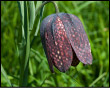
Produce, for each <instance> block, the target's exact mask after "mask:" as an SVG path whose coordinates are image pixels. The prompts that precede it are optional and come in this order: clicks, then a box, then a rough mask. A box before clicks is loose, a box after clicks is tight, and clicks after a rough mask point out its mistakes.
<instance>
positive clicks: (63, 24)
mask: <svg viewBox="0 0 110 88" xmlns="http://www.w3.org/2000/svg"><path fill="white" fill-rule="evenodd" d="M40 35H41V40H42V45H43V48H44V51H45V54H46V57H47V59H48V63H49V67H50V70H51V72H54V69H53V65H54V66H55V67H56V68H57V69H58V70H60V71H61V72H65V71H67V70H68V69H69V67H70V66H71V65H72V66H77V65H78V64H79V62H80V61H81V62H82V63H83V64H92V54H91V49H90V43H89V40H88V38H87V35H86V33H85V31H84V28H83V25H82V23H81V21H80V20H79V19H78V17H76V16H74V15H72V14H68V13H57V14H52V15H49V16H47V17H46V18H45V19H44V20H43V21H42V23H41V27H40Z"/></svg>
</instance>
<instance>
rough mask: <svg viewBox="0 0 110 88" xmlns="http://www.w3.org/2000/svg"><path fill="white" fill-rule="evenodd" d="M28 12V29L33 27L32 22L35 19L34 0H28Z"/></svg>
mask: <svg viewBox="0 0 110 88" xmlns="http://www.w3.org/2000/svg"><path fill="white" fill-rule="evenodd" d="M29 13H30V20H29V21H30V22H29V30H32V29H33V24H34V21H35V5H34V1H29Z"/></svg>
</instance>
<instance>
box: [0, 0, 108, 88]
mask: <svg viewBox="0 0 110 88" xmlns="http://www.w3.org/2000/svg"><path fill="white" fill-rule="evenodd" d="M57 4H58V7H59V10H60V12H65V13H70V14H74V15H76V16H78V17H79V19H80V20H81V21H82V23H83V25H84V29H85V31H86V33H87V35H88V38H89V41H90V45H91V50H92V55H93V63H92V65H86V66H83V64H82V63H80V64H79V65H78V66H77V67H76V68H75V67H70V69H69V70H68V71H67V72H66V73H61V72H59V71H58V70H57V69H56V68H54V69H55V72H56V73H57V74H52V73H51V72H50V70H49V65H48V62H47V59H46V56H45V54H44V51H43V47H42V44H41V38H40V33H39V32H38V36H37V38H36V40H35V41H34V44H33V47H32V48H33V49H34V50H36V51H37V53H36V54H35V53H31V58H30V62H29V80H28V86H31V87H38V86H42V87H82V86H83V87H88V86H93V87H98V86H100V87H101V86H104V87H108V86H109V1H57ZM53 13H55V9H54V6H53V4H52V3H49V4H47V5H46V6H45V9H44V14H43V18H45V17H46V16H48V15H50V14H53ZM38 18H39V16H37V19H38ZM36 26H37V23H36ZM20 31H21V19H20V13H19V9H18V4H17V2H14V1H13V2H12V1H1V63H2V66H3V68H4V70H5V71H6V73H7V75H8V79H9V80H10V81H11V84H12V85H13V86H14V87H17V86H19V83H18V82H19V74H20V65H19V59H18V54H17V50H16V44H15V41H16V37H17V36H19V37H18V39H17V41H18V43H20V42H21V32H20ZM31 36H32V35H31ZM1 86H7V87H8V86H10V85H9V83H7V79H6V78H5V77H4V75H3V74H1Z"/></svg>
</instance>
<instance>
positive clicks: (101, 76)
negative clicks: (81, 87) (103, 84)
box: [89, 72, 107, 87]
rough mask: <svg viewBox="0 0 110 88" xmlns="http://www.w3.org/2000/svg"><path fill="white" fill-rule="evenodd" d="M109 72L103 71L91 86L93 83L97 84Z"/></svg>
mask: <svg viewBox="0 0 110 88" xmlns="http://www.w3.org/2000/svg"><path fill="white" fill-rule="evenodd" d="M106 74H107V73H106V72H105V73H103V74H102V75H100V76H99V77H98V78H97V79H96V80H94V81H93V82H92V83H91V84H90V85H89V87H92V86H93V85H95V83H97V82H98V81H99V80H100V79H102V78H103V77H104V76H105V75H106Z"/></svg>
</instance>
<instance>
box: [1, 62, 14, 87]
mask: <svg viewBox="0 0 110 88" xmlns="http://www.w3.org/2000/svg"><path fill="white" fill-rule="evenodd" d="M1 72H2V74H3V76H4V77H5V79H6V80H7V82H8V84H9V85H10V87H12V84H11V82H10V80H9V79H8V76H7V73H6V71H5V70H4V68H3V66H2V64H1Z"/></svg>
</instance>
